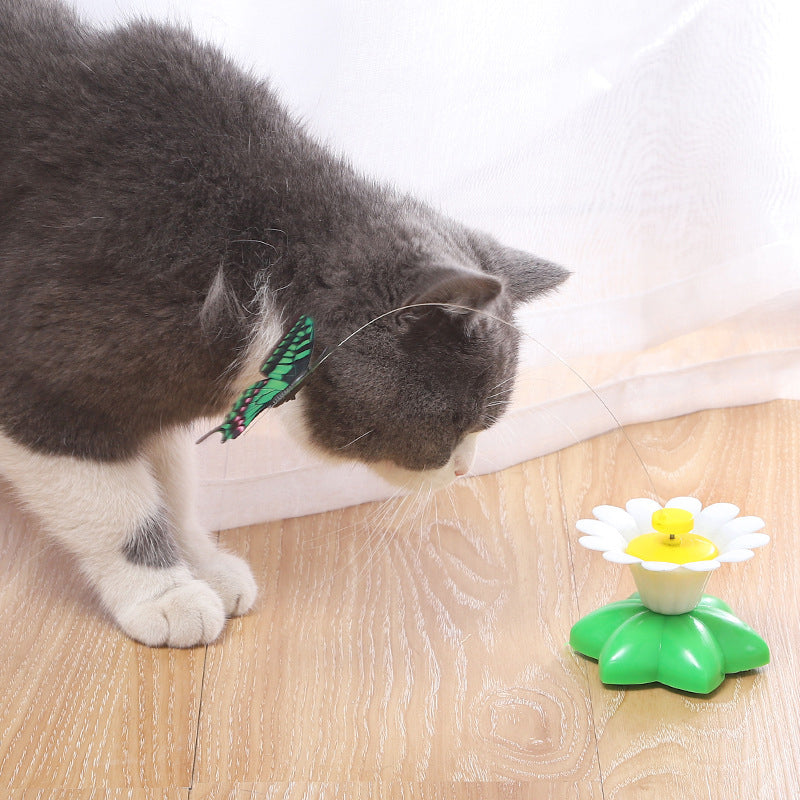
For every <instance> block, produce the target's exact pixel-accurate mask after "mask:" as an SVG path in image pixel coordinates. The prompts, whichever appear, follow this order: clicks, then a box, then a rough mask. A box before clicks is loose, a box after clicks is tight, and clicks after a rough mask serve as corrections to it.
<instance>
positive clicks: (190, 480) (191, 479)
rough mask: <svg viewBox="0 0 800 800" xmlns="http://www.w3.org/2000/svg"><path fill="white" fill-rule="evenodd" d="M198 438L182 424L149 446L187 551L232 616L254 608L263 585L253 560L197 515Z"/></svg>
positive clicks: (192, 565)
mask: <svg viewBox="0 0 800 800" xmlns="http://www.w3.org/2000/svg"><path fill="white" fill-rule="evenodd" d="M194 438H195V437H194V436H191V435H190V433H189V432H188V431H186V430H183V429H181V428H175V429H173V430H170V431H165V432H163V433H161V434H160V435H158V436H156V437H154V438H153V439H152V440H151V441H150V442H149V443H148V446H147V448H146V453H147V456H148V458H149V460H150V463H151V464H152V467H153V472H154V474H155V476H156V478H157V480H158V482H159V484H160V486H161V489H162V492H163V495H164V498H165V501H166V507H167V510H168V512H169V515H170V518H171V519H172V521H173V524H174V528H175V532H176V536H177V539H178V542H179V544H180V547H181V551H182V553H183V555H184V557H185V558H186V560H187V561H188V563H189V564H190V566H191V568H192V570H193V571H194V573H195V575H197V577H199V578H202V579H203V580H204V581H206V582H207V583H208V584H209V585H210V586H211V587H212V588H213V589H214V591H215V592H216V593H217V594H218V595H219V596H220V598H221V599H222V603H223V606H224V607H225V613H226V614H227V615H228V616H229V617H236V616H241V615H242V614H246V613H247V612H248V611H250V609H251V608H252V607H253V604H254V603H255V601H256V596H257V594H258V587H257V586H256V582H255V580H254V579H253V573H252V572H251V571H250V567H249V566H248V564H247V562H246V561H245V560H244V559H242V558H239V556H235V555H233V554H232V553H228V552H226V551H225V550H224V549H223V548H221V547H220V546H219V545H218V544H217V543H216V540H215V536H214V535H213V534H212V533H210V532H209V531H207V530H206V529H205V528H204V527H203V526H202V525H201V524H200V522H199V520H198V518H197V511H196V509H197V504H196V502H195V495H196V491H197V476H196V473H195V453H194Z"/></svg>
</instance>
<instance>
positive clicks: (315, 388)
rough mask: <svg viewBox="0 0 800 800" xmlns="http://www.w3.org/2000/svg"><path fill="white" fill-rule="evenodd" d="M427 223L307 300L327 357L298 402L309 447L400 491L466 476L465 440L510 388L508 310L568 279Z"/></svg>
mask: <svg viewBox="0 0 800 800" xmlns="http://www.w3.org/2000/svg"><path fill="white" fill-rule="evenodd" d="M437 223H438V224H436V225H434V224H432V222H431V219H426V220H425V224H424V226H411V228H410V229H409V226H407V225H406V226H405V227H404V228H403V231H404V233H403V235H401V236H397V235H396V232H397V228H396V227H395V228H394V229H393V235H392V236H391V237H390V239H391V244H387V237H386V236H383V237H382V236H381V235H376V234H375V233H374V232H373V234H372V235H371V236H370V237H369V241H368V242H366V241H365V242H363V243H361V244H362V246H361V247H360V248H359V259H360V268H359V269H356V270H353V269H352V268H351V269H350V270H348V274H349V275H350V278H349V279H348V280H345V281H343V282H341V283H339V284H337V283H336V281H332V283H333V284H335V285H333V286H332V285H331V282H329V283H328V285H327V286H326V291H325V292H319V293H316V292H314V291H312V292H310V295H309V296H308V298H307V299H308V301H309V307H310V308H311V311H310V312H309V313H312V314H313V315H314V316H315V318H316V319H317V321H318V346H319V347H320V349H321V348H322V347H325V348H328V349H330V350H331V354H330V356H329V357H328V358H327V359H326V360H325V361H324V363H323V364H322V365H321V366H320V368H319V369H318V370H317V372H315V373H314V374H313V375H312V377H311V379H310V380H309V381H308V383H307V385H306V387H305V389H304V391H303V392H301V394H300V396H301V398H302V403H300V404H299V405H300V406H301V408H302V414H303V419H304V424H305V427H306V430H307V434H308V436H309V437H310V439H311V441H312V442H313V443H314V444H315V445H317V446H318V447H320V448H321V449H323V450H324V451H326V452H327V453H330V454H333V455H336V456H341V457H346V458H356V459H359V460H361V461H365V462H367V463H370V464H372V465H374V466H376V467H377V468H378V471H379V472H382V473H383V474H385V475H386V476H387V477H389V478H391V479H393V480H395V481H398V482H401V483H405V484H408V483H413V482H414V481H413V479H412V480H410V479H411V478H413V475H414V474H422V475H423V476H424V477H425V478H426V479H427V480H429V481H432V482H434V483H436V482H447V481H449V480H452V478H453V477H456V476H458V475H460V474H464V473H465V472H466V471H468V469H469V467H470V465H471V461H472V454H473V453H474V440H475V435H476V434H477V433H479V432H480V431H482V430H485V429H486V428H488V427H490V426H491V425H492V424H493V423H494V422H495V421H496V420H497V418H498V417H500V416H501V414H502V412H503V410H504V408H505V406H506V404H507V401H508V400H509V398H510V395H511V392H512V389H513V384H514V374H515V370H516V366H517V350H518V345H519V333H518V332H517V330H516V329H515V328H514V327H513V325H512V324H511V322H512V318H513V314H514V310H515V308H516V307H517V306H518V305H520V304H522V303H526V302H528V301H530V300H532V299H534V298H536V297H538V296H540V295H542V294H544V293H546V292H549V291H551V290H553V289H555V288H556V287H557V286H558V285H559V284H560V283H562V281H564V280H565V279H566V277H567V276H568V274H569V273H568V272H567V271H566V270H564V269H562V268H561V267H559V266H556V265H555V264H552V263H550V262H547V261H544V260H542V259H539V258H536V257H534V256H531V255H528V254H526V253H523V252H520V251H518V250H513V249H510V248H506V247H503V246H502V245H500V244H499V243H497V242H496V241H495V240H493V239H492V238H490V237H488V236H485V235H482V234H478V233H475V232H472V231H468V230H465V229H463V228H461V227H460V226H456V225H454V224H452V223H449V222H448V223H447V224H446V225H443V223H442V222H440V221H438V220H437ZM376 243H379V246H376ZM354 275H355V276H357V277H355V278H354V277H353V276H354ZM393 309H394V310H393ZM387 312H389V313H387ZM364 325H365V327H363V329H362V330H360V331H359V332H358V333H355V335H353V336H352V337H350V338H348V339H347V341H346V343H345V344H344V345H342V346H340V347H337V345H338V344H339V343H340V342H341V341H342V340H344V339H345V338H346V337H348V336H349V335H350V334H352V333H353V332H354V331H356V330H357V329H358V328H360V327H361V326H364Z"/></svg>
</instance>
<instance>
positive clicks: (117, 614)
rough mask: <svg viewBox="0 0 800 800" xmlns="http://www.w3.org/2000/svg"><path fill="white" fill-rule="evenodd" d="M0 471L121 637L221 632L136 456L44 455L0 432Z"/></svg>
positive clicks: (185, 638) (155, 641) (204, 639)
mask: <svg viewBox="0 0 800 800" xmlns="http://www.w3.org/2000/svg"><path fill="white" fill-rule="evenodd" d="M0 471H1V472H3V473H4V474H5V475H6V476H7V477H8V479H9V480H10V481H11V482H12V484H13V485H14V487H15V489H16V491H17V493H18V496H19V498H20V499H21V500H22V502H23V503H24V504H25V505H26V506H27V507H28V508H29V509H30V510H31V511H33V512H34V513H35V514H36V515H37V516H38V517H39V518H40V519H41V520H42V522H43V523H44V525H45V527H46V529H47V531H48V532H49V533H50V534H51V535H52V536H54V537H55V538H56V539H57V540H58V541H59V542H60V543H61V544H62V545H64V546H65V547H66V548H67V549H68V550H70V551H71V552H72V553H74V554H75V555H76V557H77V559H78V563H79V565H80V568H81V569H82V571H83V572H84V574H85V575H86V576H87V578H88V579H89V581H90V583H91V584H92V585H93V586H94V588H95V590H96V591H97V593H98V594H99V596H100V600H101V601H102V603H103V605H104V607H105V608H106V609H107V610H108V612H109V613H110V614H111V615H112V616H113V618H114V619H115V620H116V622H117V624H118V625H119V626H120V628H122V630H123V631H124V632H125V633H126V634H128V635H129V636H131V637H132V638H133V639H136V640H138V641H140V642H142V643H144V644H147V645H151V646H161V645H168V646H173V647H191V646H193V645H199V644H206V643H208V642H212V641H213V640H214V639H216V638H217V637H218V636H219V634H220V633H221V632H222V629H223V627H224V625H225V608H224V606H223V603H222V600H221V599H220V597H219V596H218V594H217V593H216V592H215V591H214V590H213V589H212V588H211V587H210V586H209V585H208V584H207V583H206V582H205V581H203V580H199V579H197V578H196V577H195V576H194V575H193V573H192V570H191V568H190V567H189V565H188V564H187V563H186V560H185V558H184V557H183V554H182V552H181V548H180V545H179V543H178V540H177V538H176V536H175V532H174V529H173V524H172V521H171V520H170V517H169V514H168V513H167V512H166V509H165V504H164V502H163V497H162V493H161V491H160V489H159V486H158V482H157V480H156V478H155V476H154V474H153V471H152V469H151V467H150V464H149V463H148V461H147V460H146V459H145V458H144V457H137V458H133V459H130V460H128V461H122V462H97V461H91V460H86V459H78V458H73V457H71V456H60V455H46V454H42V453H38V452H33V451H31V450H29V449H28V448H26V447H24V446H22V445H19V444H17V443H15V442H14V441H12V440H11V439H10V438H9V437H7V436H5V435H2V434H0Z"/></svg>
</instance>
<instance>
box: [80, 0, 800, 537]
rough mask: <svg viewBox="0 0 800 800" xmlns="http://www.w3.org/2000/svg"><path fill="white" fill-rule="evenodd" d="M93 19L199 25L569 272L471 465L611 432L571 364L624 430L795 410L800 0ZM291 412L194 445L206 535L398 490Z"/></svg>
mask: <svg viewBox="0 0 800 800" xmlns="http://www.w3.org/2000/svg"><path fill="white" fill-rule="evenodd" d="M78 6H79V8H81V10H83V11H84V12H85V13H86V14H87V16H89V17H90V18H92V19H94V20H95V21H99V22H103V23H104V22H112V21H114V20H119V19H121V18H125V17H126V16H130V15H132V13H134V12H144V13H146V14H148V15H150V16H156V17H160V18H171V19H176V20H180V21H184V22H185V21H190V22H191V24H192V26H193V27H194V28H195V29H196V30H197V31H198V32H199V33H201V34H203V35H205V36H207V37H210V38H212V39H214V40H216V41H217V42H219V43H220V44H222V45H223V46H224V47H225V48H226V49H227V51H228V52H229V53H231V54H232V55H234V56H235V57H237V58H238V59H239V61H240V62H241V63H243V64H244V65H247V66H252V67H253V69H254V70H255V71H256V72H258V73H261V74H264V75H268V76H270V77H271V79H272V81H273V84H274V85H275V87H276V88H277V89H278V90H279V91H280V93H281V95H282V96H283V98H284V100H285V102H286V103H287V104H288V105H289V106H290V107H291V108H292V109H293V110H294V111H295V112H297V113H298V114H299V115H301V116H302V117H303V118H304V119H305V120H306V121H307V122H308V124H309V126H310V128H311V130H312V131H313V132H315V133H316V134H317V135H318V136H319V137H321V138H322V139H324V140H325V141H327V142H328V143H329V144H330V145H331V146H333V147H334V148H336V149H338V150H341V151H343V152H345V153H347V154H348V155H349V156H350V158H351V159H352V161H353V162H354V163H355V164H356V165H357V166H358V167H360V168H363V169H364V170H365V171H366V172H368V173H370V174H372V175H375V176H376V177H379V178H384V179H387V180H390V181H392V182H394V183H395V184H397V185H399V186H400V187H401V188H404V189H407V190H410V191H412V192H415V193H417V194H418V195H421V196H422V197H424V198H425V199H427V200H428V201H430V202H431V203H433V204H434V205H435V206H437V207H439V208H441V209H442V210H443V211H445V212H447V213H449V214H451V215H452V216H455V217H457V218H459V219H461V220H462V221H464V222H466V223H469V224H472V225H474V226H476V227H479V228H483V229H485V230H488V231H491V232H492V233H494V234H496V235H497V236H499V237H500V238H502V239H503V240H504V241H506V242H507V243H508V244H510V245H515V246H518V247H522V248H527V249H529V250H532V251H534V252H537V253H538V254H540V255H542V256H545V257H548V258H551V259H554V260H557V261H559V262H561V263H563V264H565V265H566V266H568V267H569V268H571V269H572V270H574V272H575V275H574V276H573V278H572V279H571V280H570V282H569V283H568V284H567V285H566V286H565V288H564V289H563V291H562V292H561V293H560V294H559V295H558V296H557V297H554V298H550V299H548V300H547V301H545V302H544V303H540V304H538V305H533V306H531V307H529V308H528V309H526V310H525V311H524V312H523V313H522V314H520V321H521V323H522V324H523V325H524V327H525V330H526V331H528V332H529V333H530V334H531V335H532V336H534V337H536V339H538V340H539V341H540V342H541V343H542V345H544V347H542V346H540V345H537V344H535V343H534V342H533V341H531V340H528V341H526V346H525V354H524V359H523V364H522V371H521V377H520V382H519V391H518V392H517V396H516V399H515V404H514V406H513V408H512V410H511V412H510V413H509V415H508V416H507V418H506V420H505V421H504V422H503V423H502V424H501V425H499V426H497V427H496V428H495V429H492V430H491V431H489V432H487V433H486V434H484V435H483V436H482V442H481V446H480V449H479V458H478V465H477V467H478V471H489V470H491V469H496V468H499V467H502V466H507V465H509V464H512V463H515V462H519V461H521V460H525V459H528V458H531V457H534V456H536V455H540V454H542V453H545V452H549V451H552V450H555V449H558V448H560V447H563V446H565V445H567V444H571V443H573V442H574V441H576V440H578V439H581V438H585V437H588V436H591V435H593V434H596V433H599V432H601V431H605V430H608V429H610V428H612V427H615V423H614V421H613V419H612V417H611V416H610V414H609V412H608V411H607V410H606V408H604V406H603V404H602V403H601V402H600V401H599V400H598V399H597V397H595V396H594V395H593V394H592V393H591V392H590V391H589V390H588V389H587V387H586V386H585V385H584V383H583V382H582V381H581V380H579V379H578V378H576V377H575V375H574V374H573V373H572V372H571V371H570V369H569V368H568V367H566V366H565V365H564V364H563V363H562V362H561V361H560V360H559V358H558V357H560V358H562V359H565V360H566V361H568V362H569V364H570V365H571V367H572V368H574V369H575V370H576V371H577V372H578V373H580V375H581V376H583V378H584V379H585V380H586V381H588V383H590V384H591V385H592V386H594V387H596V388H597V390H598V392H599V394H600V395H601V396H602V398H603V400H604V401H605V403H606V404H607V405H608V406H609V407H610V409H611V410H612V411H613V412H614V414H615V415H616V416H617V417H618V418H619V420H620V421H621V422H623V423H630V422H636V421H644V420H651V419H658V418H664V417H668V416H674V415H677V414H683V413H687V412H690V411H694V410H697V409H700V408H708V407H714V406H725V405H735V404H744V403H753V402H759V401H764V400H768V399H772V398H778V397H792V398H800V114H799V113H798V110H797V109H798V103H797V92H796V84H797V79H798V77H799V76H800V47H798V42H800V4H797V3H796V2H795V0H784V1H783V2H780V0H772V1H769V0H727V1H726V0H716V1H715V0H660V2H658V3H647V2H640V1H639V0H537V2H536V3H531V2H528V0H495V2H492V3H487V2H477V0H396V1H395V2H392V3H389V2H375V1H374V0H342V1H341V2H335V0H294V2H292V3H284V2H277V0H275V1H274V2H264V0H80V1H79V2H78ZM551 351H552V352H554V353H556V354H558V357H556V356H554V355H552V353H551ZM265 416H266V415H265ZM279 417H280V415H279V414H278V413H276V414H275V415H274V416H273V418H271V419H269V420H264V421H263V422H262V421H261V419H260V420H259V422H258V424H257V425H255V426H254V427H253V429H251V431H249V432H248V435H247V436H245V437H242V438H241V439H239V440H237V441H235V442H231V443H228V444H226V445H225V446H224V447H221V446H220V445H219V444H218V443H217V442H216V441H208V442H206V443H205V444H204V445H202V446H201V449H200V455H201V466H202V482H203V486H204V491H203V493H202V506H203V514H204V516H205V518H206V520H207V521H208V523H209V524H210V525H212V526H214V527H231V526H235V525H241V524H247V523H251V522H255V521H259V520H263V519H270V518H279V517H283V516H290V515H298V514H304V513H310V512H313V511H318V510H322V509H325V508H331V507H336V506H339V505H345V504H348V503H354V502H359V501H362V500H366V499H371V498H375V497H380V496H385V495H386V494H388V493H389V492H390V491H391V490H390V489H389V488H388V487H387V486H386V485H385V484H383V483H382V482H381V481H379V480H378V479H377V478H376V477H374V476H372V474H371V473H370V472H369V471H368V470H366V469H365V468H362V467H354V466H352V467H351V466H337V467H334V466H331V465H328V464H325V463H323V462H321V461H319V460H318V459H317V458H316V457H314V456H313V455H311V454H308V453H304V452H302V451H300V450H298V448H297V447H296V445H295V444H294V443H293V442H292V441H291V439H290V437H289V436H288V435H287V434H286V433H285V432H283V431H282V430H281V425H280V419H279ZM309 487H313V490H311V491H310V490H309Z"/></svg>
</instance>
